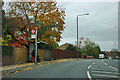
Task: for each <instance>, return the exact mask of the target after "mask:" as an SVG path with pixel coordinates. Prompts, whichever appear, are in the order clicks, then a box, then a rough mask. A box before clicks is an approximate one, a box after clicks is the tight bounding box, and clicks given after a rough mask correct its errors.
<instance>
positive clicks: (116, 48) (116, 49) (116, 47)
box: [115, 27, 117, 50]
mask: <svg viewBox="0 0 120 80" xmlns="http://www.w3.org/2000/svg"><path fill="white" fill-rule="evenodd" d="M115 29H117V27H115ZM115 50H117V47H116V39H115Z"/></svg>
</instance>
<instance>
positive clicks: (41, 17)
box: [7, 0, 65, 46]
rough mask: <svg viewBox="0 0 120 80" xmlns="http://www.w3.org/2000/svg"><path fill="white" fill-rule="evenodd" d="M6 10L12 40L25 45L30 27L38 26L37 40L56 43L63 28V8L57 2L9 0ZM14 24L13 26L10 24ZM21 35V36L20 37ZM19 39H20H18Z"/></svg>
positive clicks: (28, 37)
mask: <svg viewBox="0 0 120 80" xmlns="http://www.w3.org/2000/svg"><path fill="white" fill-rule="evenodd" d="M9 6H10V7H9V9H8V10H7V15H8V20H11V19H12V20H16V21H15V23H13V21H12V22H11V21H8V22H9V23H8V22H7V24H8V25H9V26H8V28H9V29H8V33H9V34H10V35H12V37H13V38H14V41H18V42H19V43H20V44H22V45H24V46H27V45H28V41H29V39H30V33H31V29H34V28H35V27H37V28H38V36H37V37H38V41H45V42H47V43H49V44H52V45H57V42H59V41H60V38H61V34H62V31H63V30H64V28H65V27H64V24H65V22H64V19H65V10H64V8H62V7H58V6H57V2H54V1H52V2H37V1H36V0H35V2H18V1H16V2H9ZM12 25H15V26H12ZM21 36H24V37H22V39H21ZM20 40H21V41H20Z"/></svg>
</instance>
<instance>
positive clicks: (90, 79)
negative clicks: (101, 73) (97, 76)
mask: <svg viewBox="0 0 120 80" xmlns="http://www.w3.org/2000/svg"><path fill="white" fill-rule="evenodd" d="M87 75H88V78H89V80H92V78H91V76H90V73H89V71H87Z"/></svg>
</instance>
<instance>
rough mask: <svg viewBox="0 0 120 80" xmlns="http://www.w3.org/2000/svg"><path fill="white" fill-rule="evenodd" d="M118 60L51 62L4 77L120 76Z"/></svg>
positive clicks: (91, 77)
mask: <svg viewBox="0 0 120 80" xmlns="http://www.w3.org/2000/svg"><path fill="white" fill-rule="evenodd" d="M118 62H120V61H118V60H113V59H111V60H107V59H91V60H80V61H68V62H62V63H56V64H49V65H45V66H41V67H36V68H33V69H28V70H24V71H20V72H17V73H12V74H9V75H6V76H3V78H87V79H90V80H92V79H95V78H100V79H101V78H110V79H111V78H115V79H116V78H120V77H119V76H120V72H119V70H118V67H119V66H118Z"/></svg>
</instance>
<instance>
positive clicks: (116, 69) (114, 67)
mask: <svg viewBox="0 0 120 80" xmlns="http://www.w3.org/2000/svg"><path fill="white" fill-rule="evenodd" d="M109 67H111V68H113V69H115V70H116V71H118V69H117V68H115V67H112V66H109Z"/></svg>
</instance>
